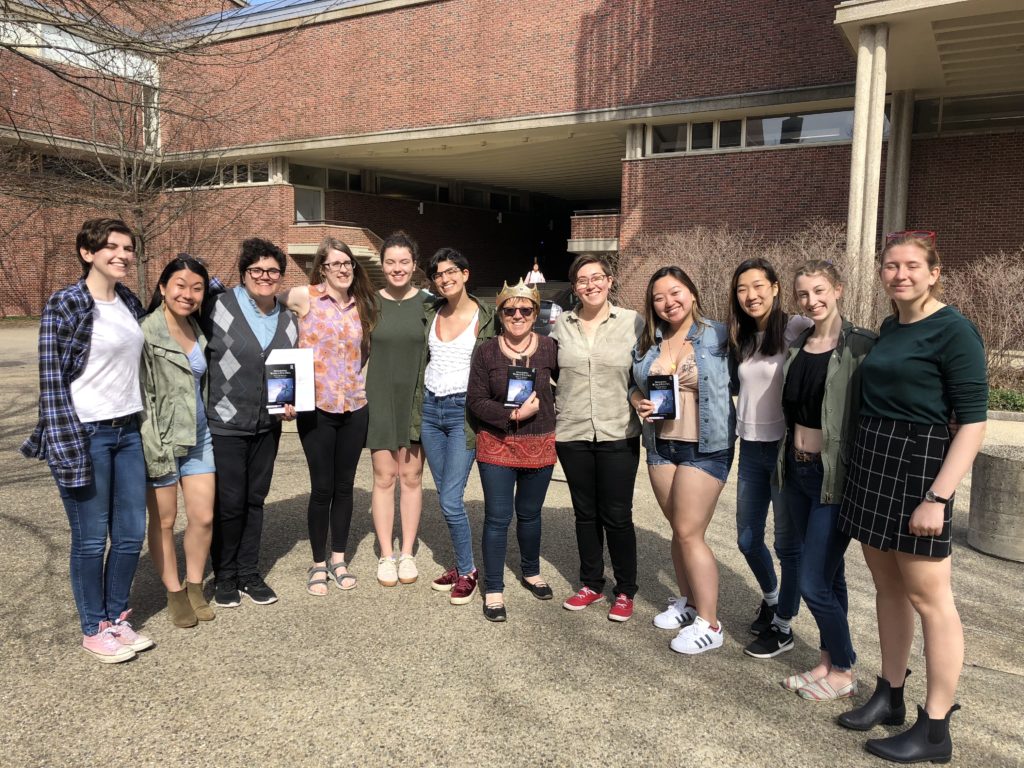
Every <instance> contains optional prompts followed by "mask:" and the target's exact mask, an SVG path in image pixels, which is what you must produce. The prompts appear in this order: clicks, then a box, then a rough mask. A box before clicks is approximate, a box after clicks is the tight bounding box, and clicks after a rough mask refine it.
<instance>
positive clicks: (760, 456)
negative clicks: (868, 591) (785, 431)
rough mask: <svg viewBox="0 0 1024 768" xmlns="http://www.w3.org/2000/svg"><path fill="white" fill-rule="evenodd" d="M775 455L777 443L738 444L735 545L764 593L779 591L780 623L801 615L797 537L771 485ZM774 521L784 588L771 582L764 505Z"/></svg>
mask: <svg viewBox="0 0 1024 768" xmlns="http://www.w3.org/2000/svg"><path fill="white" fill-rule="evenodd" d="M778 456H779V441H778V440H773V441H771V442H760V441H754V440H740V466H739V476H738V481H737V484H736V543H737V545H738V546H739V549H740V552H742V553H743V556H744V557H745V558H746V559H747V565H749V566H750V570H751V571H752V572H753V574H754V578H755V579H757V584H758V586H760V587H761V591H763V592H771V591H772V590H774V589H775V587H776V586H779V605H778V607H777V608H776V609H775V610H776V612H777V613H778V615H779V617H780V618H783V619H791V618H793V617H794V616H796V613H797V611H798V610H800V549H801V543H800V542H801V536H800V533H799V531H798V530H797V528H796V526H795V525H794V523H793V518H792V516H791V515H790V514H789V511H788V510H787V508H786V504H785V499H784V498H783V494H782V493H781V491H780V490H779V489H778V488H777V487H776V486H775V485H773V484H772V473H773V472H774V471H775V462H776V461H777V459H778ZM769 503H771V505H772V510H773V512H774V516H775V555H776V557H778V558H779V568H780V569H781V570H782V584H781V585H779V582H778V580H777V579H776V578H775V564H774V563H773V562H772V556H771V553H770V552H769V551H768V547H766V546H765V544H764V528H765V523H766V522H767V520H768V504H769Z"/></svg>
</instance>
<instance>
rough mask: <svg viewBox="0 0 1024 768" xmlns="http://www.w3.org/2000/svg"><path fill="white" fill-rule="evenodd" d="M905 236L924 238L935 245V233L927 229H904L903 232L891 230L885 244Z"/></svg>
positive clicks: (929, 243) (932, 245)
mask: <svg viewBox="0 0 1024 768" xmlns="http://www.w3.org/2000/svg"><path fill="white" fill-rule="evenodd" d="M904 238H916V239H918V240H924V241H925V242H927V243H928V245H930V246H931V247H932V248H934V247H935V233H934V232H932V231H931V230H927V229H904V230H902V231H901V232H890V233H889V234H887V235H886V236H885V244H886V245H888V244H889V243H893V242H895V241H897V240H903V239H904Z"/></svg>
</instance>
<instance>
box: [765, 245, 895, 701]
mask: <svg viewBox="0 0 1024 768" xmlns="http://www.w3.org/2000/svg"><path fill="white" fill-rule="evenodd" d="M793 293H794V296H795V297H796V303H797V306H799V307H800V311H801V312H803V313H804V315H805V316H806V317H809V318H810V319H811V320H812V321H813V322H814V326H813V328H810V329H807V330H805V331H803V333H801V334H800V336H799V337H798V338H797V339H796V341H795V342H794V343H793V345H792V346H790V348H789V350H788V353H787V355H786V362H785V366H784V381H785V383H784V385H783V389H782V407H783V411H784V413H785V419H786V434H785V437H784V439H783V440H782V442H781V446H780V450H779V452H778V454H777V464H778V479H779V483H780V485H781V486H782V493H783V494H784V504H785V508H786V512H787V514H788V515H789V517H790V519H791V520H792V522H793V524H794V526H795V527H796V530H797V533H798V535H799V537H800V541H801V544H802V551H803V555H802V558H801V561H800V582H799V584H800V594H801V595H802V596H803V598H804V601H805V602H806V603H807V607H808V608H809V609H810V611H811V615H813V616H814V620H815V621H816V622H817V624H818V630H819V633H820V646H819V647H820V651H821V652H820V658H819V660H818V664H817V665H816V666H815V667H813V668H812V669H810V670H808V671H807V672H803V673H801V674H798V675H793V676H791V677H789V678H787V679H786V680H784V681H783V682H782V686H783V687H784V688H786V689H787V690H791V691H796V692H797V694H798V695H799V696H800V697H801V698H803V699H807V700H810V701H831V700H835V699H844V698H849V697H851V696H854V695H856V693H857V681H856V680H855V679H854V675H853V664H854V662H855V661H856V658H857V657H856V654H855V653H854V650H853V643H852V641H851V639H850V625H849V622H848V621H847V618H846V615H847V609H848V601H847V594H846V577H845V572H844V569H843V555H844V554H845V552H846V547H847V545H848V544H849V542H850V539H849V537H848V536H846V535H845V534H844V533H842V532H841V531H840V530H839V529H838V528H837V527H836V520H837V518H838V516H839V501H840V499H841V494H842V487H843V480H844V478H845V474H846V466H845V462H846V458H847V456H848V455H849V450H848V449H849V442H850V441H851V440H852V438H853V435H854V433H855V432H856V425H857V413H858V410H859V406H860V375H859V368H860V364H861V361H862V360H863V359H864V356H865V355H866V354H867V353H868V351H869V350H870V349H871V347H872V345H873V344H874V339H875V334H873V333H871V332H870V331H866V330H864V329H863V328H857V327H855V326H853V325H852V324H851V323H850V322H848V321H846V320H844V319H843V318H842V317H841V316H840V314H839V299H840V298H841V297H842V295H843V284H842V281H841V280H840V277H839V272H838V270H837V269H836V268H835V266H833V265H832V264H831V262H826V261H809V262H807V263H806V264H804V265H803V266H802V267H800V268H799V269H798V270H797V272H796V278H795V280H794V283H793Z"/></svg>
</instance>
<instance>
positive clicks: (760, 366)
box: [736, 315, 814, 443]
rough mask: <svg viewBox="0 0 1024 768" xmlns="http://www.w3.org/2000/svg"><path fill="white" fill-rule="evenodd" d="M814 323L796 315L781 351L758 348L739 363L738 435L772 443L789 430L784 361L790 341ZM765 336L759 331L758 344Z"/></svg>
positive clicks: (745, 438) (789, 324)
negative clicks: (784, 409)
mask: <svg viewBox="0 0 1024 768" xmlns="http://www.w3.org/2000/svg"><path fill="white" fill-rule="evenodd" d="M812 325H814V322H813V321H812V320H811V319H810V318H807V317H802V316H800V315H793V317H791V318H789V322H788V323H786V334H785V342H786V343H785V345H784V346H783V349H782V351H781V352H779V353H778V354H775V355H772V356H771V357H766V356H765V355H762V354H761V353H760V352H755V353H754V354H752V355H751V356H750V357H748V358H747V359H746V360H744V361H743V362H742V363H740V364H739V377H740V395H739V397H738V398H737V401H736V436H737V437H738V438H740V439H741V440H750V441H753V442H758V443H770V442H774V441H775V440H781V439H782V437H783V435H785V434H786V417H785V415H783V413H782V364H783V363H784V362H785V360H786V350H787V349H788V348H789V345H790V344H792V343H793V342H794V341H796V337H797V336H799V335H800V334H801V333H803V332H804V331H805V330H807V329H808V328H810V327H811V326H812ZM762 338H764V333H763V332H759V333H758V334H757V346H760V344H761V339H762Z"/></svg>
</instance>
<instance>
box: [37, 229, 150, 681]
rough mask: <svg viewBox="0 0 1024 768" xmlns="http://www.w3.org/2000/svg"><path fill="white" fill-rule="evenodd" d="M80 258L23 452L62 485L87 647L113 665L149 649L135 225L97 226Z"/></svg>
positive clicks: (51, 317)
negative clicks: (143, 578)
mask: <svg viewBox="0 0 1024 768" xmlns="http://www.w3.org/2000/svg"><path fill="white" fill-rule="evenodd" d="M75 248H76V254H77V256H78V260H79V262H80V263H81V265H82V278H81V279H80V280H79V281H78V282H77V283H75V284H74V285H69V286H68V287H66V288H62V289H61V290H59V291H57V292H56V293H54V294H53V295H52V296H50V298H49V300H48V301H47V302H46V307H45V308H44V309H43V316H42V318H41V319H40V321H39V421H38V423H37V424H36V428H35V431H34V432H33V433H32V436H31V437H29V439H28V440H26V441H25V443H24V445H22V447H21V453H22V455H24V456H27V457H29V458H38V459H45V460H46V462H47V464H49V467H50V472H51V473H52V474H53V479H54V480H55V481H56V482H57V489H58V490H59V491H60V498H61V501H62V502H63V503H64V511H65V512H66V513H67V516H68V523H69V524H70V526H71V566H70V576H71V592H72V594H73V595H74V597H75V605H76V606H77V607H78V617H79V620H80V623H81V627H82V647H83V648H84V649H85V650H86V651H87V652H88V653H89V654H90V655H91V656H92V657H93V658H95V659H96V660H97V661H100V662H103V663H105V664H111V663H116V662H121V661H127V660H128V659H131V658H134V656H135V652H136V651H141V650H144V649H146V648H149V647H151V646H152V645H153V641H152V640H150V639H149V638H147V637H144V636H142V635H140V634H139V633H137V632H136V631H135V630H134V629H133V628H132V626H131V623H130V622H129V618H128V617H129V616H130V615H131V611H130V610H129V609H128V598H129V594H130V592H131V587H132V580H133V579H134V578H135V569H136V566H137V565H138V563H139V552H140V550H141V549H142V539H143V538H144V537H145V535H146V462H145V459H144V458H143V455H142V439H141V437H140V436H139V414H140V413H141V412H142V395H141V390H140V389H139V364H140V361H141V359H142V344H143V338H142V330H141V329H140V328H139V323H138V319H139V318H140V317H142V315H143V312H144V310H143V308H142V304H141V302H139V299H138V297H137V296H136V295H135V294H134V293H132V292H131V291H130V290H129V289H128V288H127V287H126V286H125V285H124V284H123V283H122V282H121V281H122V280H124V279H125V278H126V277H127V276H128V273H129V271H130V270H131V267H132V265H133V264H134V263H135V239H134V235H133V234H132V230H131V229H129V228H128V225H127V224H125V223H124V222H123V221H119V220H117V219H91V220H89V221H87V222H85V223H84V224H83V225H82V228H81V229H80V230H79V232H78V237H77V239H76V242H75ZM108 539H109V542H110V546H109V548H108V546H107V542H108Z"/></svg>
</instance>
